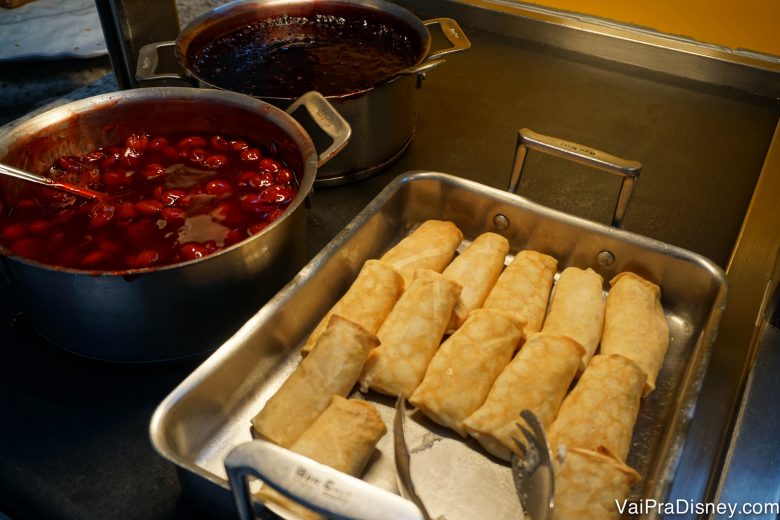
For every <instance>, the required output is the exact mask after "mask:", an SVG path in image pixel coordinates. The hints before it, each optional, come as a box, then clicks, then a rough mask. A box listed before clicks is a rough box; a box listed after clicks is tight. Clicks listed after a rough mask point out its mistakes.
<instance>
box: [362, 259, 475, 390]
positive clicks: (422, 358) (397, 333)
mask: <svg viewBox="0 0 780 520" xmlns="http://www.w3.org/2000/svg"><path fill="white" fill-rule="evenodd" d="M460 292H461V287H460V285H458V284H457V283H455V282H453V281H452V280H449V279H447V278H445V277H444V275H441V274H439V273H437V272H435V271H431V270H430V269H419V270H418V271H417V272H416V274H415V277H414V280H412V283H411V284H410V285H409V287H408V289H406V291H404V294H403V295H402V296H401V298H400V299H399V300H398V303H397V304H396V305H395V307H393V310H392V311H391V312H390V315H389V316H388V317H387V319H386V320H385V322H384V323H383V324H382V326H381V327H380V329H379V332H378V333H377V337H378V338H379V341H380V345H379V347H378V348H376V349H374V350H373V351H372V352H371V354H370V355H369V358H368V362H367V363H366V366H365V367H364V370H363V375H362V377H361V389H362V390H363V391H367V390H368V388H372V389H374V390H376V391H377V392H380V393H383V394H388V395H392V396H396V395H399V394H400V395H403V396H404V398H409V396H411V395H412V393H413V392H414V390H415V389H416V388H417V387H418V386H419V385H420V381H422V379H423V376H424V375H425V370H426V369H427V368H428V364H429V363H430V362H431V358H433V355H434V354H435V353H436V350H437V349H438V348H439V344H440V343H441V339H442V337H443V336H444V332H445V331H446V330H447V324H448V323H449V321H450V316H451V315H452V309H453V308H454V307H455V304H456V302H457V301H458V295H460Z"/></svg>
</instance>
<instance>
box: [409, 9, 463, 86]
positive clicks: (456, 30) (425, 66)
mask: <svg viewBox="0 0 780 520" xmlns="http://www.w3.org/2000/svg"><path fill="white" fill-rule="evenodd" d="M423 24H424V25H425V27H430V26H432V25H437V26H438V27H439V29H440V30H441V32H442V34H444V37H445V38H447V41H448V42H450V45H451V47H447V48H445V49H440V50H438V51H434V52H432V53H430V54H429V55H428V56H426V57H425V59H424V60H423V61H422V63H420V64H418V65H415V66H413V67H409V68H407V69H404V70H402V71H401V72H399V74H421V73H423V72H427V71H429V70H431V69H432V68H434V67H438V66H439V65H441V64H442V63H444V60H443V59H441V58H443V57H444V56H447V55H448V54H454V53H456V52H462V51H465V50H466V49H468V48H470V47H471V41H470V40H469V39H468V38H467V37H466V34H465V33H464V32H463V29H461V28H460V25H458V22H456V21H455V20H453V19H452V18H432V19H430V20H425V21H424V22H423Z"/></svg>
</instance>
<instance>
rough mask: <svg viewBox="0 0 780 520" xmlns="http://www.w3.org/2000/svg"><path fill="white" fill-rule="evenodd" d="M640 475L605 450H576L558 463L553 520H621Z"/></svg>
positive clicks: (570, 451)
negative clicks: (623, 506)
mask: <svg viewBox="0 0 780 520" xmlns="http://www.w3.org/2000/svg"><path fill="white" fill-rule="evenodd" d="M639 478H640V477H639V474H638V473H637V472H636V471H634V470H633V469H631V468H630V467H628V466H626V465H625V464H624V463H622V462H621V461H619V460H618V459H616V458H615V457H614V455H612V454H610V453H608V452H606V451H605V450H599V451H591V450H583V449H580V448H574V449H571V450H567V451H566V456H565V458H564V460H563V462H559V461H556V464H555V510H554V513H553V518H554V520H582V519H584V518H587V519H588V520H618V519H619V518H620V512H619V510H618V504H621V506H622V504H623V503H624V501H625V500H626V498H627V497H628V491H629V489H630V488H631V485H632V484H634V482H636V481H638V480H639Z"/></svg>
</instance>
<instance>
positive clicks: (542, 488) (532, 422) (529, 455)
mask: <svg viewBox="0 0 780 520" xmlns="http://www.w3.org/2000/svg"><path fill="white" fill-rule="evenodd" d="M520 417H521V418H522V419H523V421H525V424H527V426H525V425H523V424H522V423H519V422H518V423H517V427H518V429H519V430H520V431H521V432H522V433H523V437H525V439H526V442H523V441H522V440H521V439H518V438H517V437H514V438H513V439H514V441H515V444H516V445H517V447H518V449H519V450H520V453H521V456H518V455H512V477H513V478H514V481H515V488H516V489H517V495H518V497H520V503H521V504H523V509H524V510H525V513H526V516H527V517H529V518H530V519H531V520H552V517H553V508H554V506H555V502H554V497H555V478H554V474H553V464H552V455H551V452H550V446H549V445H548V444H547V438H546V437H545V435H544V429H543V428H542V425H541V424H540V423H539V420H538V419H537V418H536V416H535V415H534V414H533V412H531V411H530V410H523V411H522V412H520Z"/></svg>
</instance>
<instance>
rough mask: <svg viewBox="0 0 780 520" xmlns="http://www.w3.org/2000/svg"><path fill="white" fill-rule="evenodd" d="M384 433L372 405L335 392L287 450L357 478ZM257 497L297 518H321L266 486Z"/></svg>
mask: <svg viewBox="0 0 780 520" xmlns="http://www.w3.org/2000/svg"><path fill="white" fill-rule="evenodd" d="M386 432H387V428H386V427H385V423H384V422H383V421H382V417H381V416H380V415H379V412H378V411H377V409H376V407H375V406H374V405H372V404H371V403H368V402H366V401H360V400H357V399H345V398H343V397H341V396H338V395H337V396H334V397H333V398H332V400H331V402H330V405H329V406H328V407H327V409H326V410H325V411H324V412H322V414H321V415H320V416H319V417H317V420H316V421H314V423H312V425H311V426H310V427H309V428H308V429H306V431H304V432H303V434H302V435H301V436H300V437H299V438H298V440H296V441H295V443H293V445H292V446H291V447H290V450H291V451H294V452H296V453H299V454H301V455H304V456H306V457H309V458H310V459H312V460H315V461H317V462H319V463H320V464H324V465H326V466H330V467H331V468H334V469H337V470H339V471H341V472H343V473H347V474H349V475H352V476H353V477H358V476H360V474H361V473H362V472H363V469H364V468H365V466H366V463H368V461H369V459H370V458H371V456H372V455H373V454H374V450H375V449H376V445H377V443H378V442H379V439H381V438H382V436H383V435H384V434H385V433H386ZM260 497H261V499H263V500H264V501H271V502H274V503H277V504H280V505H282V506H283V507H284V508H285V509H287V510H289V511H292V512H293V513H295V514H297V515H298V516H299V517H301V518H304V519H307V520H308V519H315V518H317V519H318V518H321V516H320V515H317V514H316V513H314V512H312V511H310V510H309V509H306V508H305V507H303V506H302V505H300V504H298V503H295V502H293V501H292V500H290V499H288V498H286V497H284V496H282V495H281V494H279V493H278V492H276V491H275V490H273V489H271V488H270V487H264V488H263V489H262V490H261V492H260Z"/></svg>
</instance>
